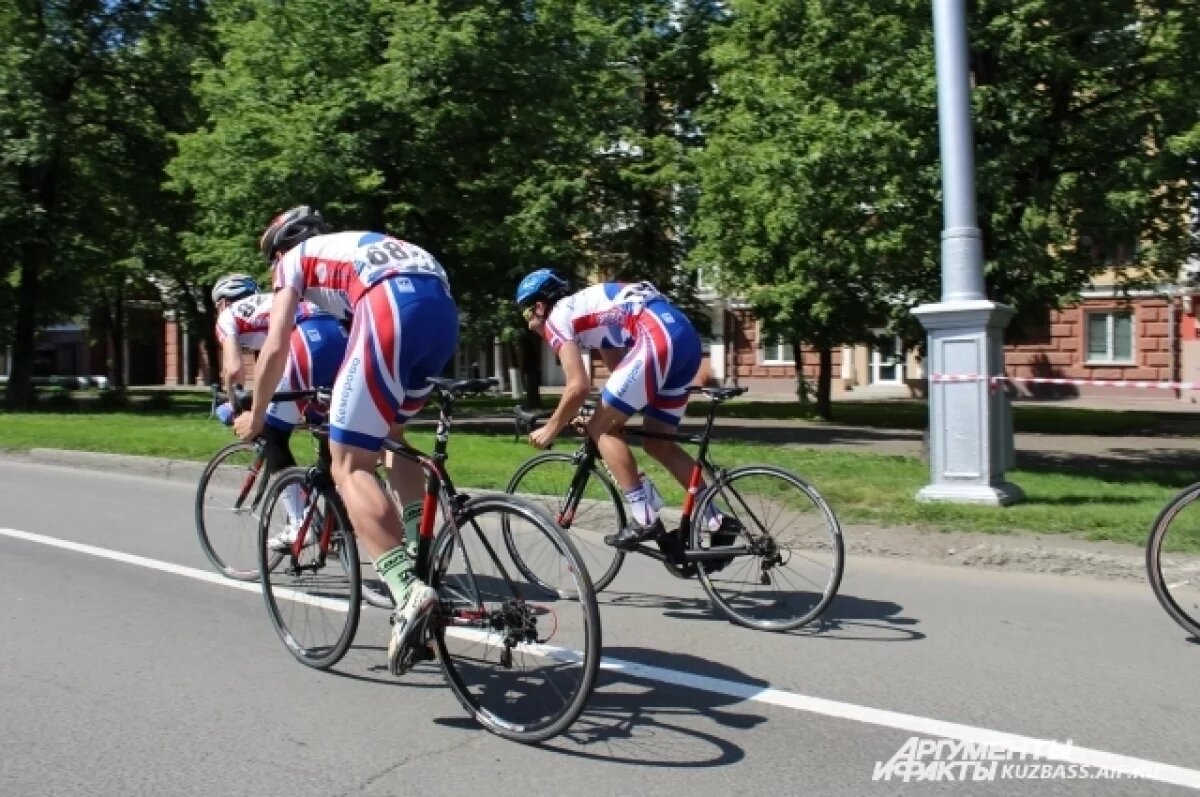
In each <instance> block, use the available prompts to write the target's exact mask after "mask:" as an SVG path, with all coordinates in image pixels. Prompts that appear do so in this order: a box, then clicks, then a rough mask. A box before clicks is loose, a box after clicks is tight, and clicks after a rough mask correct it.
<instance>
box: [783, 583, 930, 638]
mask: <svg viewBox="0 0 1200 797" xmlns="http://www.w3.org/2000/svg"><path fill="white" fill-rule="evenodd" d="M903 611H904V607H903V606H901V605H900V604H898V603H896V602H895V601H877V600H871V599H870V598H859V597H856V596H854V595H847V594H845V593H839V594H838V596H837V597H836V598H834V599H833V603H831V604H830V605H829V608H828V609H826V610H825V614H824V615H822V616H821V617H819V618H817V620H816V621H815V622H813V623H812V624H811V625H809V626H807V627H805V628H801V629H798V630H796V631H794V632H793V634H794V635H796V636H803V637H806V638H809V639H831V640H837V641H842V642H917V641H919V640H922V639H924V638H925V634H923V633H921V632H920V631H917V630H916V629H915V628H913V627H912V626H915V625H918V624H919V623H920V622H921V621H920V620H918V619H916V618H915V617H902V616H900V613H901V612H903Z"/></svg>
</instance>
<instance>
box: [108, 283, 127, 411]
mask: <svg viewBox="0 0 1200 797" xmlns="http://www.w3.org/2000/svg"><path fill="white" fill-rule="evenodd" d="M109 317H110V318H111V319H112V323H111V324H109V326H108V344H109V345H110V346H111V347H112V364H113V366H112V373H111V374H110V375H109V378H108V379H109V384H110V385H112V386H113V387H115V388H123V387H126V385H125V290H124V286H122V285H118V286H117V295H116V301H115V302H114V303H113V308H112V310H111V311H110V314H109Z"/></svg>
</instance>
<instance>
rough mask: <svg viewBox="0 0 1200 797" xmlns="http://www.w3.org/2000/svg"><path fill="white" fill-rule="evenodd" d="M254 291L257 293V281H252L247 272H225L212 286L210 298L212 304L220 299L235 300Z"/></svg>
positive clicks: (252, 293)
mask: <svg viewBox="0 0 1200 797" xmlns="http://www.w3.org/2000/svg"><path fill="white" fill-rule="evenodd" d="M256 293H258V283H257V282H255V281H254V277H251V276H250V275H249V274H226V275H225V276H224V277H221V278H220V279H219V280H217V284H216V285H214V286H213V289H212V300H213V304H216V303H217V302H219V301H221V300H222V299H224V300H226V301H229V302H236V301H237V300H238V299H244V298H245V297H247V296H253V295H254V294H256Z"/></svg>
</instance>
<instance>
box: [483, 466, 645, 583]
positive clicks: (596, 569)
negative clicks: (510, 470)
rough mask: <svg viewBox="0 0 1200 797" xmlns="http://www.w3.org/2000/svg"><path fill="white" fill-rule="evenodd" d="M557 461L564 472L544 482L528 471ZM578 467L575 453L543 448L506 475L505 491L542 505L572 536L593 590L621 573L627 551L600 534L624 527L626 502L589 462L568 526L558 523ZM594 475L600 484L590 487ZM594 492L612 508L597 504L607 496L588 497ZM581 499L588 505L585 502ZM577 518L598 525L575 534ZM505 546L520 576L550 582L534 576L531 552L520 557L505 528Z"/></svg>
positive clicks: (611, 580) (547, 467)
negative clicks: (515, 470) (580, 496)
mask: <svg viewBox="0 0 1200 797" xmlns="http://www.w3.org/2000/svg"><path fill="white" fill-rule="evenodd" d="M555 465H565V466H566V470H564V472H563V474H562V475H561V476H559V477H558V478H552V479H550V480H549V481H547V482H546V483H544V484H543V483H538V482H536V481H535V479H534V477H533V476H532V474H535V473H536V472H537V471H539V470H541V471H543V472H544V471H546V470H548V469H549V467H550V466H555ZM576 468H577V464H576V455H573V454H567V453H565V452H561V451H547V452H545V453H543V454H538V455H536V456H534V457H532V458H531V459H529V460H526V461H525V462H524V463H523V464H522V465H521V467H519V468H517V472H516V473H514V474H513V476H512V478H511V479H509V482H508V486H507V487H506V488H505V492H507V493H508V494H509V495H519V496H520V497H521V498H522V499H523V500H527V501H531V502H533V503H534V505H535V506H538V507H540V508H542V509H543V511H545V512H546V514H548V515H549V516H550V517H551V518H552V519H554V520H555V521H556V522H557V523H558V525H559V528H561V529H563V531H565V532H567V534H568V535H569V536H571V538H572V539H573V540H574V541H575V542H576V543H577V544H576V549H577V550H578V551H579V553H580V554H581V555H582V557H583V559H584V564H585V565H586V566H587V568H588V575H589V576H591V579H592V586H593V587H594V588H595V590H596V592H600V591H602V590H603V589H604V588H605V587H607V586H608V585H609V584H611V583H612V582H613V579H615V578H616V577H617V573H619V572H620V571H621V565H622V564H623V563H624V562H625V552H624V551H622V550H619V549H617V548H614V547H612V546H611V545H608V544H607V543H605V542H604V539H603V535H604V534H606V533H607V534H611V533H613V532H616V531H619V530H620V529H621V528H622V527H623V526H624V525H625V517H626V516H625V502H624V500H623V499H622V497H621V491H620V490H618V489H617V487H616V485H614V484H613V482H612V479H610V478H609V477H608V475H607V474H606V473H604V472H602V471H601V470H600V469H599V468H598V467H596V466H595V465H593V466H592V468H591V472H590V473H589V475H588V482H587V484H585V486H584V498H583V499H582V500H581V501H580V505H579V507H578V508H577V509H576V510H575V515H574V517H572V518H569V519H568V522H567V524H565V525H564V524H563V523H562V522H561V521H562V519H563V518H562V512H563V504H564V503H565V502H566V499H567V492H568V490H569V489H570V486H571V480H572V477H573V476H574V474H575V470H576ZM592 479H595V480H596V482H597V483H598V484H599V488H592V485H591V480H592ZM522 487H524V488H525V490H524V491H522V489H521V488H522ZM594 490H598V491H600V492H602V496H606V497H607V501H608V503H609V504H611V509H607V508H606V507H604V506H601V504H602V503H603V502H604V500H605V498H604V497H602V496H597V497H593V498H589V497H587V496H588V495H589V493H590V492H593V491H594ZM585 502H590V503H589V504H585ZM608 512H611V513H612V516H611V517H609V515H608ZM581 518H583V519H584V522H585V523H588V522H590V523H593V524H595V525H598V526H600V527H601V528H598V529H591V528H588V527H587V526H584V527H583V528H584V529H585V531H583V532H577V531H576V528H578V527H579V521H580V519H581ZM589 519H590V520H589ZM610 526H611V527H610ZM504 544H505V546H507V547H508V551H509V554H510V555H511V556H512V557H513V562H514V564H515V565H516V566H517V568H518V569H519V570H520V571H521V574H522V575H523V576H525V577H526V578H528V579H529V580H531V581H533V582H535V583H537V584H539V585H541V586H549V585H548V583H547V582H546V581H543V580H542V579H540V578H539V577H538V575H537V573H536V572H535V569H536V568H535V566H533V565H532V564H531V560H535V559H536V557H534V556H531V555H530V552H525V554H524V555H522V553H521V552H519V551H517V549H516V542H515V540H514V539H513V537H512V535H511V534H510V533H509V531H508V530H507V529H505V532H504Z"/></svg>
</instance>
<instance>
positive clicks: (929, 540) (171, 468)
mask: <svg viewBox="0 0 1200 797" xmlns="http://www.w3.org/2000/svg"><path fill="white" fill-rule="evenodd" d="M0 459H7V460H9V461H14V460H15V461H23V462H32V463H35V464H39V465H51V466H56V467H68V468H81V469H85V470H95V471H102V472H106V473H118V474H123V475H138V476H146V477H150V478H157V479H168V480H171V481H181V482H191V483H193V484H194V483H196V482H197V481H198V480H199V479H200V475H201V474H202V473H203V472H204V466H205V464H206V463H204V462H195V461H190V460H178V459H166V458H163V457H143V456H130V455H127V454H103V453H98V452H91V451H70V450H61V449H52V448H34V449H31V450H29V451H23V452H20V451H0ZM474 492H479V491H478V490H475V491H474ZM842 530H843V536H844V541H845V546H846V556H847V559H849V561H848V562H847V567H850V568H852V567H853V566H854V562H853V560H854V557H856V556H868V557H875V558H882V559H905V560H910V561H921V562H927V563H932V564H938V565H944V566H949V567H961V568H979V569H983V570H1000V571H1009V572H1024V573H1041V574H1047V575H1068V576H1083V577H1088V578H1095V579H1102V580H1105V581H1126V582H1130V581H1140V582H1144V581H1145V580H1146V563H1145V551H1144V549H1143V548H1142V547H1140V546H1131V545H1123V544H1120V543H1114V542H1093V541H1088V540H1077V539H1073V538H1059V537H1055V536H1053V535H1049V536H1048V535H1041V534H1032V533H1031V534H1024V533H1022V534H1016V535H1011V536H1005V535H996V534H982V533H977V532H939V531H926V530H921V529H914V528H906V527H883V526H863V525H849V524H843V525H842Z"/></svg>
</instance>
